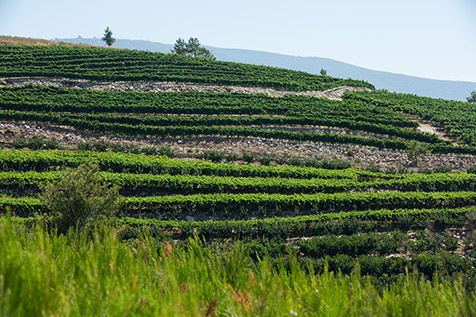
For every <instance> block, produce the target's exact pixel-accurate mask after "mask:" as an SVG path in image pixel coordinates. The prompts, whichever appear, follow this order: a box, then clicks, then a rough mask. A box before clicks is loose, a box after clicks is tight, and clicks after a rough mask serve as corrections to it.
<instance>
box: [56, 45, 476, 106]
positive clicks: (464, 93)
mask: <svg viewBox="0 0 476 317" xmlns="http://www.w3.org/2000/svg"><path fill="white" fill-rule="evenodd" d="M58 41H68V42H73V43H86V44H91V45H103V42H102V41H101V40H100V39H97V38H93V39H89V38H71V39H58ZM114 46H115V47H121V48H129V49H138V50H146V51H154V52H163V53H167V52H170V50H171V49H172V45H170V44H163V43H157V42H149V41H143V40H121V39H118V40H117V42H116V43H115V44H114ZM207 48H208V49H209V50H210V51H211V52H212V53H213V54H214V55H215V56H216V57H217V59H218V60H222V61H231V62H239V63H249V64H256V65H267V66H275V67H284V68H288V69H294V70H299V71H305V72H309V73H312V74H319V71H320V70H321V68H324V69H326V70H327V72H328V74H329V75H331V76H335V77H339V78H354V79H360V80H365V81H368V82H370V83H372V84H373V85H374V86H375V88H377V89H387V90H389V91H395V92H401V93H409V94H416V95H419V96H427V97H432V98H443V99H449V100H462V101H466V97H468V96H469V94H470V92H471V91H473V90H476V83H474V82H464V81H449V80H435V79H427V78H421V77H415V76H408V75H403V74H395V73H389V72H383V71H375V70H370V69H367V68H363V67H358V66H355V65H351V64H347V63H343V62H340V61H336V60H332V59H329V58H322V57H300V56H290V55H283V54H276V53H268V52H262V51H253V50H245V49H227V48H218V47H212V46H207Z"/></svg>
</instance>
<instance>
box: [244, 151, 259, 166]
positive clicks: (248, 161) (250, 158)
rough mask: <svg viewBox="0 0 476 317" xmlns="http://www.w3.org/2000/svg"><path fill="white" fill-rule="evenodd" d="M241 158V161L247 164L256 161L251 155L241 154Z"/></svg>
mask: <svg viewBox="0 0 476 317" xmlns="http://www.w3.org/2000/svg"><path fill="white" fill-rule="evenodd" d="M242 157H243V161H245V162H246V163H248V164H251V163H253V162H254V161H256V155H255V154H253V153H249V152H243V154H242Z"/></svg>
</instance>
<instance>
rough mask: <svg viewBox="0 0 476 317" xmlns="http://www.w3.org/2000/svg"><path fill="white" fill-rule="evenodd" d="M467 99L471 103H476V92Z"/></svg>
mask: <svg viewBox="0 0 476 317" xmlns="http://www.w3.org/2000/svg"><path fill="white" fill-rule="evenodd" d="M466 99H467V100H468V102H469V103H476V91H473V92H471V96H470V97H468V98H466Z"/></svg>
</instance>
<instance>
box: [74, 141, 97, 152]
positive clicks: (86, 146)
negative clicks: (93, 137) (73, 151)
mask: <svg viewBox="0 0 476 317" xmlns="http://www.w3.org/2000/svg"><path fill="white" fill-rule="evenodd" d="M77 146H78V150H79V151H91V150H92V149H93V144H92V143H91V142H79V143H78V145H77Z"/></svg>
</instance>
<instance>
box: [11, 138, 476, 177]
mask: <svg viewBox="0 0 476 317" xmlns="http://www.w3.org/2000/svg"><path fill="white" fill-rule="evenodd" d="M26 144H27V141H26V140H25V139H22V138H16V139H14V140H13V141H12V146H13V147H14V148H15V149H22V148H24V147H26ZM475 169H476V168H475Z"/></svg>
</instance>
